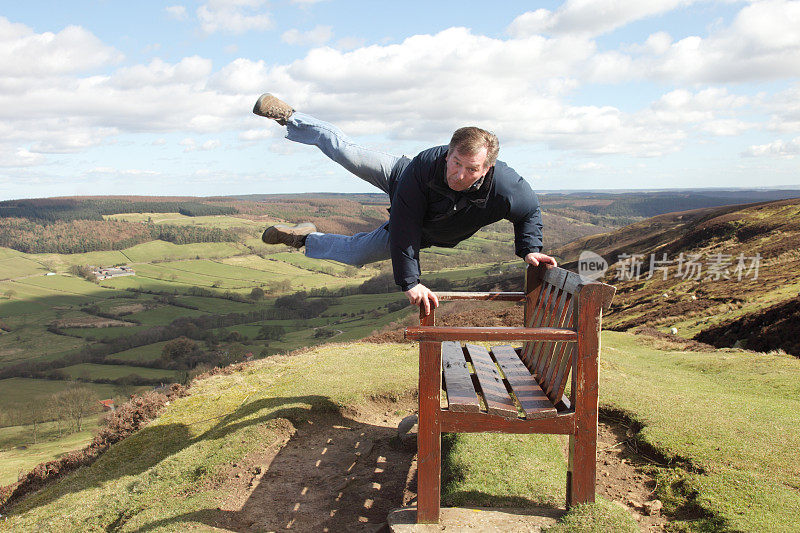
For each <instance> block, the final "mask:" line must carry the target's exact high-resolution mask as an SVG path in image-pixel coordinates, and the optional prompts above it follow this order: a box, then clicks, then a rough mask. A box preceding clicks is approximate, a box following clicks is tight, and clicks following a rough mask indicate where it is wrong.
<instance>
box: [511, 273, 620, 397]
mask: <svg viewBox="0 0 800 533" xmlns="http://www.w3.org/2000/svg"><path fill="white" fill-rule="evenodd" d="M589 284H592V285H602V286H603V287H608V289H610V292H609V296H608V302H609V303H610V296H611V295H613V288H612V287H609V286H607V285H604V284H600V283H597V282H592V281H591V280H587V279H584V278H581V277H580V276H579V275H578V274H576V273H575V272H570V271H568V270H564V269H563V268H550V269H543V268H529V269H528V275H527V277H526V287H525V293H526V302H525V326H526V327H556V328H570V329H579V328H578V316H579V313H580V301H581V298H579V294H580V292H581V290H582V289H583V288H584V287H585V286H586V285H589ZM606 305H607V304H605V302H604V307H605V306H606ZM579 333H580V331H579ZM576 349H577V343H575V342H549V341H536V342H527V343H525V345H524V346H523V347H522V351H521V354H520V358H521V359H522V361H523V362H524V363H525V366H527V367H528V370H530V372H531V373H532V374H533V375H534V377H535V378H536V381H537V382H538V383H539V385H540V386H541V387H542V390H543V391H544V392H545V394H547V397H548V398H549V399H550V400H551V401H552V402H553V403H554V404H556V403H558V402H559V401H561V400H562V397H563V395H564V390H565V388H566V384H567V380H568V379H569V377H570V373H571V372H572V373H573V375H574V372H573V370H574V367H575V363H576V358H575V354H576Z"/></svg>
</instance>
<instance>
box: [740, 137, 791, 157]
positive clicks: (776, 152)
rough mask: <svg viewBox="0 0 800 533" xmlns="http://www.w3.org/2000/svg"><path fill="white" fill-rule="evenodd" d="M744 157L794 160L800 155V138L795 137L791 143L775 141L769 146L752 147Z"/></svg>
mask: <svg viewBox="0 0 800 533" xmlns="http://www.w3.org/2000/svg"><path fill="white" fill-rule="evenodd" d="M742 155H744V156H747V157H763V156H770V157H781V158H786V159H792V158H794V157H795V156H797V155H800V137H795V138H794V139H792V140H791V141H787V142H784V141H783V140H777V141H773V142H771V143H769V144H760V145H753V146H750V147H749V148H748V149H747V150H746V151H745V152H744V153H743V154H742Z"/></svg>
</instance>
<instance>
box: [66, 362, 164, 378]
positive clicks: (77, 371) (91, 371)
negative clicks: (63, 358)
mask: <svg viewBox="0 0 800 533" xmlns="http://www.w3.org/2000/svg"><path fill="white" fill-rule="evenodd" d="M62 371H63V372H64V373H66V374H67V375H68V376H69V377H71V378H72V379H77V378H79V377H81V376H85V377H87V378H89V379H91V378H95V379H118V378H122V377H126V376H130V375H131V374H136V375H138V376H141V377H143V378H146V379H160V380H163V381H164V382H171V381H174V380H175V379H176V377H177V376H178V374H179V373H178V371H177V370H165V369H161V368H147V367H142V366H127V365H98V364H94V363H81V364H79V365H72V366H68V367H66V368H64V369H62Z"/></svg>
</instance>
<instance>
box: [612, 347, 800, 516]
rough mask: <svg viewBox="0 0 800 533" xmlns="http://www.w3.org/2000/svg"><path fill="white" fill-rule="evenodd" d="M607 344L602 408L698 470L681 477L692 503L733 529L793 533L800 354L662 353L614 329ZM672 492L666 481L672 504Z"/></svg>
mask: <svg viewBox="0 0 800 533" xmlns="http://www.w3.org/2000/svg"><path fill="white" fill-rule="evenodd" d="M603 341H604V342H605V343H606V346H605V349H604V357H603V360H602V361H601V363H602V365H601V391H600V400H601V405H602V406H604V407H606V408H611V409H615V410H619V411H622V412H624V413H628V415H629V416H631V417H632V418H634V419H635V420H637V421H638V422H640V423H641V424H643V425H644V427H643V430H642V432H641V434H640V438H641V439H642V440H643V441H644V442H646V443H647V444H649V445H651V446H653V447H655V448H657V449H658V450H660V451H661V453H663V454H664V455H665V456H667V457H675V458H683V459H686V460H689V461H690V462H691V464H692V465H694V466H695V467H696V468H699V469H702V471H703V472H704V473H703V474H702V475H695V476H688V475H687V476H682V477H681V479H684V478H685V480H684V481H680V482H676V484H681V483H688V484H689V485H691V486H692V488H693V490H696V491H697V492H698V496H697V498H696V501H694V502H693V503H694V504H696V505H699V506H701V507H702V508H705V509H707V510H709V511H710V512H711V513H712V514H713V515H714V516H715V517H716V518H717V519H718V520H719V521H721V522H722V523H723V524H724V526H725V527H727V528H730V529H733V530H741V531H796V523H795V522H794V521H793V520H789V518H788V517H794V516H797V515H798V514H800V491H798V488H800V454H798V453H797V450H798V449H800V418H798V416H797V413H798V412H799V411H800V379H798V378H800V360H798V359H797V358H794V357H791V356H787V355H767V354H754V353H750V352H742V351H733V350H728V351H715V352H709V353H697V352H664V351H659V350H657V349H655V348H653V347H651V346H649V345H647V344H646V340H645V339H643V338H641V337H636V336H633V335H627V334H622V333H614V332H606V333H604V336H603ZM661 475H662V476H666V474H665V473H664V472H662V473H661ZM686 480H688V481H686ZM670 490H673V491H674V490H677V489H676V487H671V486H670V485H667V486H662V491H663V494H662V496H663V497H664V498H665V500H667V501H668V502H669V501H670V498H671V496H670ZM684 504H685V502H683V503H682V502H680V501H675V502H673V503H672V505H674V506H677V505H684ZM700 525H701V526H703V524H700ZM705 525H708V523H705ZM687 527H689V528H690V529H691V528H692V524H691V523H689V524H687ZM709 527H710V526H709Z"/></svg>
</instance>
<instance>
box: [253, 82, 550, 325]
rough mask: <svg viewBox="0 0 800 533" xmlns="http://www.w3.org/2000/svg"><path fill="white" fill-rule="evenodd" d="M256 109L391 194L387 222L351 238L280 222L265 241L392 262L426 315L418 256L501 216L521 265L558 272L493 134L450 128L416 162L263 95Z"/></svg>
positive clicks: (427, 300) (431, 298)
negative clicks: (443, 142)
mask: <svg viewBox="0 0 800 533" xmlns="http://www.w3.org/2000/svg"><path fill="white" fill-rule="evenodd" d="M253 112H254V113H255V114H257V115H261V116H264V117H267V118H271V119H274V120H275V121H277V122H278V123H279V124H281V125H284V126H286V128H287V135H286V138H287V139H289V140H292V141H295V142H300V143H303V144H313V145H315V146H317V147H318V148H319V149H320V150H321V151H322V152H323V153H324V154H325V155H327V156H328V157H329V158H330V159H332V160H333V161H336V162H337V163H339V164H340V165H342V166H343V167H344V168H346V169H347V170H349V171H350V172H352V173H353V174H355V175H356V176H358V177H360V178H361V179H363V180H364V181H366V182H368V183H371V184H372V185H375V186H376V187H378V188H379V189H381V190H382V191H384V192H385V193H387V194H388V195H389V199H390V202H391V209H390V214H389V221H388V222H386V223H384V224H382V225H381V226H380V227H379V228H377V229H375V230H373V231H371V232H367V233H358V234H356V235H353V236H346V235H334V234H324V233H319V232H317V231H316V228H315V227H314V225H313V224H311V223H303V224H298V225H296V226H287V225H276V226H271V227H269V228H267V230H266V231H265V232H264V235H263V236H262V239H263V240H264V242H266V243H268V244H277V243H282V244H287V245H289V246H294V247H295V248H300V247H302V246H305V247H306V252H305V254H306V256H308V257H313V258H317V259H332V260H335V261H339V262H342V263H347V264H351V265H359V266H360V265H364V264H367V263H371V262H375V261H380V260H383V259H388V258H389V257H391V259H392V267H393V270H394V279H395V282H396V283H397V284H398V285H399V286H400V287H401V288H402V289H403V291H404V292H405V294H406V296H407V297H408V300H409V302H411V303H412V304H414V305H418V306H420V308H421V309H424V312H425V314H428V313H429V312H430V306H431V305H433V307H437V306H438V305H439V300H438V298H437V297H436V294H434V293H433V292H432V291H431V290H430V289H428V288H427V287H426V286H425V285H423V284H422V283H420V281H419V278H420V265H419V252H420V249H421V248H426V247H428V246H434V245H435V246H445V247H453V246H455V245H456V244H458V243H459V242H461V241H463V240H465V239H468V238H469V237H471V236H472V235H473V234H475V233H476V232H477V231H478V230H480V229H481V228H483V227H484V226H486V225H488V224H491V223H493V222H497V221H498V220H502V219H507V220H510V221H511V222H512V223H513V224H514V241H515V252H516V254H517V255H518V256H519V257H522V258H523V259H524V260H525V262H526V263H529V264H531V265H538V264H540V263H542V264H546V265H552V266H556V261H555V259H553V258H552V257H550V256H548V255H546V254H543V253H541V249H542V221H541V211H540V209H539V202H538V200H537V198H536V194H535V193H534V192H533V190H531V188H530V186H529V185H528V183H527V182H526V181H525V180H524V179H522V178H521V177H520V176H519V175H518V174H517V173H516V172H514V170H513V169H511V168H510V167H508V166H507V165H506V164H505V163H503V162H501V161H497V154H498V151H499V143H498V140H497V137H496V136H495V135H494V134H493V133H490V132H488V131H485V130H482V129H480V128H476V127H472V126H470V127H466V128H460V129H458V130H456V132H455V133H454V134H453V137H452V139H451V140H450V144H449V145H448V146H438V147H435V148H430V149H428V150H424V151H422V152H420V153H419V154H418V155H417V156H416V157H414V158H413V159H409V158H407V157H397V156H393V155H390V154H386V153H383V152H379V151H375V150H369V149H367V148H364V147H362V146H358V145H356V144H355V143H353V142H352V141H351V140H350V139H349V138H347V137H346V136H345V135H344V133H342V132H341V130H339V129H338V128H336V127H335V126H333V125H331V124H329V123H327V122H323V121H320V120H318V119H316V118H314V117H311V116H309V115H306V114H303V113H298V112H295V110H294V109H293V108H292V107H291V106H290V105H288V104H286V103H285V102H283V101H281V100H279V99H278V98H276V97H275V96H272V95H271V94H263V95H261V97H260V98H259V99H258V101H257V102H256V105H255V107H254V108H253Z"/></svg>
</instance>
